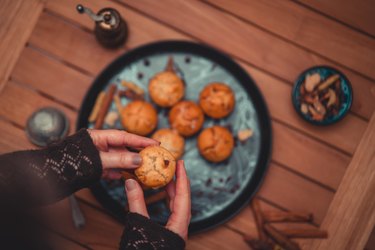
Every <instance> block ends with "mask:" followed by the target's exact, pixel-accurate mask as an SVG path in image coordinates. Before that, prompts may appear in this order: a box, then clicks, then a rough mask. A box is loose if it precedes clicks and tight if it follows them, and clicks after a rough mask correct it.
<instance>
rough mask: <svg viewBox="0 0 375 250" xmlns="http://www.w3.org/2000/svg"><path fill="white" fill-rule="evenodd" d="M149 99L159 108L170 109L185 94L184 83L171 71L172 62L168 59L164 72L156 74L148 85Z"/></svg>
mask: <svg viewBox="0 0 375 250" xmlns="http://www.w3.org/2000/svg"><path fill="white" fill-rule="evenodd" d="M148 91H149V93H150V97H151V99H152V100H153V101H154V102H155V103H156V104H157V105H159V106H160V107H172V106H173V105H175V104H176V103H177V102H178V101H180V100H181V99H182V97H183V96H184V94H185V85H184V82H183V81H182V79H181V78H180V77H178V75H177V74H176V73H175V71H174V69H173V60H172V58H170V59H169V61H168V64H167V67H166V69H165V71H162V72H160V73H157V74H156V75H155V76H154V77H153V78H152V79H151V80H150V83H149V85H148Z"/></svg>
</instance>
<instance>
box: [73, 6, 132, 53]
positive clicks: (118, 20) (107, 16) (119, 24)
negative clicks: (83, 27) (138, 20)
mask: <svg viewBox="0 0 375 250" xmlns="http://www.w3.org/2000/svg"><path fill="white" fill-rule="evenodd" d="M77 11H78V12H79V13H81V14H83V13H86V14H87V15H88V16H89V17H90V18H91V19H92V20H94V21H95V29H94V33H95V37H96V39H97V40H98V42H99V43H100V44H101V45H103V46H104V47H106V48H111V49H114V48H118V47H120V46H121V45H123V44H124V43H125V41H126V39H127V38H128V26H127V24H126V22H125V21H124V19H123V18H122V17H121V15H120V13H119V12H118V11H117V10H115V9H112V8H104V9H101V10H99V12H98V13H97V14H95V13H94V12H93V11H92V10H90V9H89V8H86V7H84V6H82V5H81V4H78V5H77Z"/></svg>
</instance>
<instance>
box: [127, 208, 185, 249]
mask: <svg viewBox="0 0 375 250" xmlns="http://www.w3.org/2000/svg"><path fill="white" fill-rule="evenodd" d="M125 249H127V250H128V249H132V250H137V249H150V250H151V249H153V250H158V249H170V250H180V249H185V241H184V240H183V239H182V238H181V237H180V236H179V235H177V234H175V233H174V232H172V231H170V230H168V229H166V228H164V227H162V226H160V225H159V224H157V223H156V222H153V221H151V220H150V219H148V218H146V217H144V216H142V215H140V214H136V213H129V214H128V215H127V216H126V220H125V229H124V232H123V235H122V238H121V242H120V250H125Z"/></svg>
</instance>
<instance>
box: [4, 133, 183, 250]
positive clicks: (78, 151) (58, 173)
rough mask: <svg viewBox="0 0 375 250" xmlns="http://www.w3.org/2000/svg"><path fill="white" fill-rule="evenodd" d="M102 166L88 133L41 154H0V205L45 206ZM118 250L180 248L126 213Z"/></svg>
mask: <svg viewBox="0 0 375 250" xmlns="http://www.w3.org/2000/svg"><path fill="white" fill-rule="evenodd" d="M101 174H102V164H101V160H100V156H99V152H98V150H97V149H96V147H95V145H94V143H93V141H92V139H91V137H90V135H89V134H88V132H87V130H85V129H82V130H80V131H79V132H77V133H76V134H74V135H72V136H70V137H67V138H66V139H65V140H64V141H62V142H60V143H55V144H52V145H50V146H48V147H47V148H45V149H41V150H28V151H19V152H14V153H9V154H4V155H0V200H1V201H2V205H0V209H1V206H4V204H6V206H7V208H11V206H15V207H17V208H19V207H23V208H27V207H31V206H38V205H45V204H50V203H53V202H56V201H58V200H61V199H63V198H65V197H67V196H68V195H70V194H72V193H74V192H75V191H77V190H79V189H81V188H84V187H89V186H90V185H91V184H93V183H94V182H96V181H98V180H99V179H100V176H101ZM126 218H127V219H126V224H125V229H124V232H123V236H122V239H121V243H120V249H121V250H124V249H175V250H179V249H184V247H185V242H184V240H183V239H182V238H181V237H179V236H178V235H177V234H175V233H173V232H171V231H169V230H167V229H165V228H164V227H162V226H160V225H158V224H157V223H154V222H152V221H151V220H150V219H147V218H145V217H143V216H141V215H138V214H134V213H129V214H128V215H127V217H126Z"/></svg>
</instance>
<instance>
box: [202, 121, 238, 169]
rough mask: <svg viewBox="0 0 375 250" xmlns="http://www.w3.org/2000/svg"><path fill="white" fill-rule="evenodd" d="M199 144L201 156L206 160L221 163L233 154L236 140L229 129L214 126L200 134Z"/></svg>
mask: <svg viewBox="0 0 375 250" xmlns="http://www.w3.org/2000/svg"><path fill="white" fill-rule="evenodd" d="M197 144H198V149H199V152H200V154H201V155H202V156H203V157H204V158H205V159H206V160H208V161H211V162H221V161H224V160H225V159H227V158H228V157H229V156H230V155H231V154H232V151H233V147H234V139H233V136H232V134H231V132H230V131H229V130H228V129H227V128H225V127H221V126H213V127H210V128H206V129H205V130H203V131H202V132H201V133H200V134H199V136H198V140H197Z"/></svg>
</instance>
